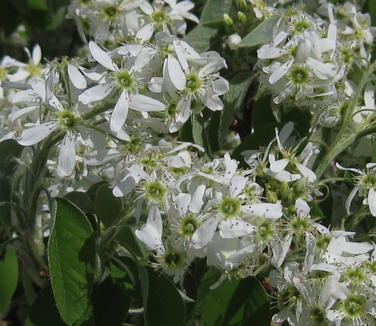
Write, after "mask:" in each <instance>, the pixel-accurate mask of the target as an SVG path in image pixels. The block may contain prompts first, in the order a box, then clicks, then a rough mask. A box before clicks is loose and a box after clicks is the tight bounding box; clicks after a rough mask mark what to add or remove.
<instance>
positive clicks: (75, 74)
mask: <svg viewBox="0 0 376 326" xmlns="http://www.w3.org/2000/svg"><path fill="white" fill-rule="evenodd" d="M68 75H69V78H70V80H71V82H72V84H73V86H74V87H76V88H78V89H84V88H86V86H87V83H86V79H85V77H84V76H83V75H82V74H81V72H80V71H79V70H78V68H77V67H76V66H74V65H72V64H68Z"/></svg>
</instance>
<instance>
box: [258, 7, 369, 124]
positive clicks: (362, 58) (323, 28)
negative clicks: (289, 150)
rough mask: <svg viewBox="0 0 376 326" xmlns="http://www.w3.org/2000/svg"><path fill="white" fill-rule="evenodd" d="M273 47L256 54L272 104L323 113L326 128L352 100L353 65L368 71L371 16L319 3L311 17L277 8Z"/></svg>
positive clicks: (298, 11) (305, 13) (293, 10)
mask: <svg viewBox="0 0 376 326" xmlns="http://www.w3.org/2000/svg"><path fill="white" fill-rule="evenodd" d="M280 10H281V13H280V16H281V18H280V20H279V21H278V23H277V24H276V26H275V32H274V35H273V39H272V41H271V42H269V43H267V44H265V45H263V46H262V47H260V48H259V49H258V51H257V56H258V59H259V62H258V64H257V66H258V68H259V69H258V70H259V74H260V82H261V83H262V84H263V85H266V86H267V88H268V89H269V90H270V92H271V93H272V94H273V101H274V103H277V104H279V103H284V104H293V105H296V106H300V107H305V108H308V109H310V110H311V111H312V112H315V113H316V114H317V112H321V111H322V110H323V109H325V110H324V111H325V112H321V113H322V116H321V119H320V122H322V124H324V125H329V124H333V123H336V122H337V121H338V118H337V119H336V118H335V117H336V116H337V117H338V116H339V111H340V108H341V106H342V105H343V103H344V102H346V101H347V100H348V99H349V98H350V97H351V96H352V95H353V87H352V81H351V80H350V79H349V78H348V73H349V72H350V71H351V69H352V68H353V66H354V64H356V65H359V66H364V67H366V66H368V65H369V62H370V57H371V45H372V43H373V35H374V30H373V28H371V26H370V16H369V15H368V14H362V13H360V12H359V11H358V10H357V8H356V6H355V5H354V4H350V3H348V2H347V3H345V4H344V5H338V6H335V5H333V4H332V3H329V2H326V1H323V2H322V4H321V6H320V8H319V9H318V10H317V13H318V14H319V15H318V14H317V13H316V14H315V15H310V14H309V13H308V12H305V11H302V10H295V9H291V8H290V9H287V10H284V9H280Z"/></svg>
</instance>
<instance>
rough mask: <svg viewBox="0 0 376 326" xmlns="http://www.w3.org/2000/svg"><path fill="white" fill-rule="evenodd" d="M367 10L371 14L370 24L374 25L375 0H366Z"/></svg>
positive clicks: (375, 13)
mask: <svg viewBox="0 0 376 326" xmlns="http://www.w3.org/2000/svg"><path fill="white" fill-rule="evenodd" d="M368 11H369V14H370V15H371V21H372V26H375V25H376V1H375V0H368Z"/></svg>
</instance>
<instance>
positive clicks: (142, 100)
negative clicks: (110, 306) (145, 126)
mask: <svg viewBox="0 0 376 326" xmlns="http://www.w3.org/2000/svg"><path fill="white" fill-rule="evenodd" d="M129 107H131V108H132V109H134V110H136V111H144V112H155V111H163V110H164V109H165V108H166V105H165V104H163V103H162V102H160V101H158V100H155V99H153V98H151V97H149V96H145V95H141V94H132V95H131V96H130V103H129Z"/></svg>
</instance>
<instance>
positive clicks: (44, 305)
mask: <svg viewBox="0 0 376 326" xmlns="http://www.w3.org/2000/svg"><path fill="white" fill-rule="evenodd" d="M28 322H29V323H30V325H33V326H51V325H53V326H66V324H65V323H64V322H63V320H62V319H61V317H60V315H59V312H58V310H57V308H56V303H55V300H54V296H53V293H52V289H51V286H47V287H46V288H44V289H43V290H42V291H41V292H40V293H39V294H38V297H37V298H36V300H35V301H34V303H33V305H32V306H31V308H30V313H29V317H28Z"/></svg>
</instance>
